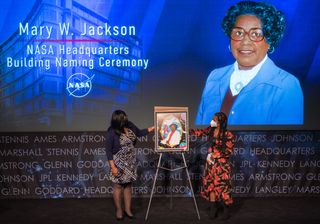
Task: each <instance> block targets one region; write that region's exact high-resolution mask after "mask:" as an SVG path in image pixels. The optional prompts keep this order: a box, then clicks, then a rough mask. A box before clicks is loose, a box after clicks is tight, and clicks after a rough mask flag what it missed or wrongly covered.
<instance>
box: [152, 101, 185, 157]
mask: <svg viewBox="0 0 320 224" xmlns="http://www.w3.org/2000/svg"><path fill="white" fill-rule="evenodd" d="M154 114H155V128H156V129H155V130H156V139H155V149H156V151H157V152H177V151H183V152H185V151H188V150H189V141H188V138H189V135H188V131H189V130H188V108H187V107H155V113H154Z"/></svg>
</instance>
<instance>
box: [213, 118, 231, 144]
mask: <svg viewBox="0 0 320 224" xmlns="http://www.w3.org/2000/svg"><path fill="white" fill-rule="evenodd" d="M214 116H215V117H217V120H218V123H219V124H220V129H219V134H218V136H219V137H218V138H221V139H224V138H225V133H226V131H227V124H228V118H227V115H226V114H225V113H223V112H218V113H215V114H214Z"/></svg>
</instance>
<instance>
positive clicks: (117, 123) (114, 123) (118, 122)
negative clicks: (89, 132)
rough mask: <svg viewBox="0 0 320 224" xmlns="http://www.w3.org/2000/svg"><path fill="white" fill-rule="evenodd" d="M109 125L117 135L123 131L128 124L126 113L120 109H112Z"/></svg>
mask: <svg viewBox="0 0 320 224" xmlns="http://www.w3.org/2000/svg"><path fill="white" fill-rule="evenodd" d="M110 126H111V128H113V129H114V131H115V132H116V133H117V134H118V135H120V134H121V133H124V128H125V127H127V126H128V117H127V114H126V113H125V112H124V111H122V110H116V111H114V112H113V113H112V117H111V122H110Z"/></svg>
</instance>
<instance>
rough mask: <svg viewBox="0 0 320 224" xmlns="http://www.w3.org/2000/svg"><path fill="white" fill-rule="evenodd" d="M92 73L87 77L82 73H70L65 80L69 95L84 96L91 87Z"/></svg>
mask: <svg viewBox="0 0 320 224" xmlns="http://www.w3.org/2000/svg"><path fill="white" fill-rule="evenodd" d="M93 77H94V75H93V76H91V77H89V76H87V75H86V74H83V73H75V74H73V75H71V76H70V77H69V78H68V80H67V90H68V92H69V96H74V97H78V98H81V97H85V96H86V95H88V94H89V93H90V91H91V88H92V82H91V80H92V79H93Z"/></svg>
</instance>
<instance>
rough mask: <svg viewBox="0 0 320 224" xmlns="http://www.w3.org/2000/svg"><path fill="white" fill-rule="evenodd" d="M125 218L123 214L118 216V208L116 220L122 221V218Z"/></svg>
mask: <svg viewBox="0 0 320 224" xmlns="http://www.w3.org/2000/svg"><path fill="white" fill-rule="evenodd" d="M123 219H124V217H123V214H122V215H121V217H118V216H117V210H116V220H117V221H120V220H123Z"/></svg>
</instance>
